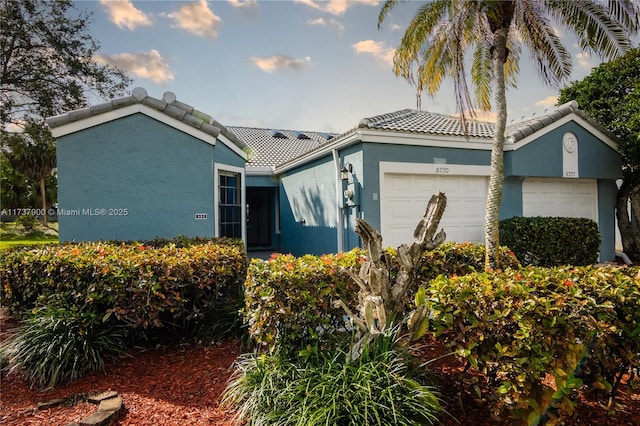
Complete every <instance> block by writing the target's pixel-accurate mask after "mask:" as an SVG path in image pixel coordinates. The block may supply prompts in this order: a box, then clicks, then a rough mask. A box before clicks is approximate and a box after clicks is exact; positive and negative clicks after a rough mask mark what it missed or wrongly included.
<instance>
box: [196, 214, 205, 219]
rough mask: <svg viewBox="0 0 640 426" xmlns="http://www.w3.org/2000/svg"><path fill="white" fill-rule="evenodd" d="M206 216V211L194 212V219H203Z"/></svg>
mask: <svg viewBox="0 0 640 426" xmlns="http://www.w3.org/2000/svg"><path fill="white" fill-rule="evenodd" d="M206 218H207V214H206V213H196V220H205V219H206Z"/></svg>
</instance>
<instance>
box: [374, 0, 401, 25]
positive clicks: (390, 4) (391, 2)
mask: <svg viewBox="0 0 640 426" xmlns="http://www.w3.org/2000/svg"><path fill="white" fill-rule="evenodd" d="M396 4H398V0H387V1H386V2H384V5H383V6H382V9H380V14H379V15H378V29H380V28H382V22H383V21H384V20H385V19H386V17H387V15H389V12H391V9H393V8H394V7H395V5H396Z"/></svg>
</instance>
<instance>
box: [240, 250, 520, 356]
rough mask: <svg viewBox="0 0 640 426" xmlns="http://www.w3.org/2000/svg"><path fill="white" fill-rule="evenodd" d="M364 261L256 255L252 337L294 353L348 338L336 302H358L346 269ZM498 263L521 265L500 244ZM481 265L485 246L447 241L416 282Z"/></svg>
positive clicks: (250, 287)
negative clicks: (267, 259)
mask: <svg viewBox="0 0 640 426" xmlns="http://www.w3.org/2000/svg"><path fill="white" fill-rule="evenodd" d="M386 256H387V258H388V260H389V262H390V263H391V267H390V268H389V269H390V271H391V273H392V274H395V273H397V271H398V265H397V262H396V259H395V256H396V251H395V250H394V249H391V248H389V249H387V250H386ZM364 260H365V257H364V252H363V251H362V250H360V249H354V250H352V251H350V252H346V253H338V254H336V255H324V256H319V257H318V256H312V255H306V256H303V257H294V256H292V255H276V256H274V257H272V258H271V259H270V260H269V261H262V260H258V259H254V260H253V261H252V263H251V264H250V265H249V271H248V274H247V281H246V283H245V302H246V305H245V319H246V321H247V323H248V325H249V333H250V335H251V336H252V337H253V338H254V339H255V341H256V342H257V343H258V344H259V345H260V346H263V347H266V348H268V349H270V350H274V349H276V348H279V349H282V348H286V350H290V351H292V352H293V353H296V352H297V351H298V350H302V349H304V348H306V347H307V345H311V346H314V345H316V343H317V341H318V340H319V339H320V341H321V345H323V344H327V345H328V346H329V347H331V346H332V345H333V344H335V343H336V341H337V340H339V339H340V337H344V336H346V338H350V334H349V332H348V331H347V330H345V316H344V311H343V310H342V309H341V308H335V307H334V306H333V305H332V302H333V301H334V300H342V301H344V302H345V303H346V304H347V305H348V306H355V305H356V304H357V297H358V286H357V285H356V284H355V283H353V281H352V279H351V278H350V277H349V276H348V274H347V273H346V272H345V269H347V268H356V267H358V266H359V264H360V263H361V262H363V261H364ZM500 262H501V264H502V265H503V267H504V268H511V267H518V266H519V263H518V261H517V259H516V258H515V257H514V256H513V253H511V252H510V251H509V249H508V248H506V247H501V248H500ZM483 268H484V246H483V245H480V244H469V243H463V244H457V243H445V244H442V245H441V246H440V247H438V248H437V249H436V250H433V251H431V252H426V253H425V255H424V257H423V264H422V268H421V269H420V277H418V279H417V280H416V282H417V283H424V284H426V283H428V282H429V281H430V280H432V279H434V278H435V277H437V276H438V275H440V274H446V275H449V276H454V275H464V274H468V273H470V272H474V271H476V270H483ZM356 269H357V268H356ZM417 290H418V288H417V285H416V288H414V289H409V292H408V298H407V301H406V306H407V312H409V311H410V309H411V303H412V300H413V297H414V295H415V293H416V292H417Z"/></svg>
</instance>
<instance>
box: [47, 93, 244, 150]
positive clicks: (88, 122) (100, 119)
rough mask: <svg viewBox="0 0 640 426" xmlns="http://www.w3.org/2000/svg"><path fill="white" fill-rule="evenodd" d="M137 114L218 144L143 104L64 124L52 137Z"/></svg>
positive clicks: (213, 137) (211, 138)
mask: <svg viewBox="0 0 640 426" xmlns="http://www.w3.org/2000/svg"><path fill="white" fill-rule="evenodd" d="M137 113H140V114H144V115H146V116H148V117H151V118H153V119H154V120H157V121H159V122H161V123H164V124H166V125H168V126H171V127H173V128H175V129H177V130H180V131H181V132H184V133H186V134H188V135H191V136H193V137H194V138H196V139H199V140H201V141H203V142H206V143H208V144H210V145H215V144H216V137H215V136H213V135H211V134H209V133H205V132H203V131H202V130H200V129H196V128H195V127H193V126H190V125H188V124H186V123H185V122H183V121H180V120H177V119H175V118H173V117H171V116H169V115H167V114H165V113H163V112H161V111H158V110H157V109H154V108H151V107H148V106H147V105H144V104H141V103H137V104H133V105H128V106H125V107H122V108H118V109H114V110H111V111H107V112H103V113H101V114H98V115H93V116H91V117H87V118H82V119H80V120H78V121H73V122H71V123H67V124H63V125H61V126H58V127H55V128H53V129H52V130H51V135H52V136H53V137H54V138H58V137H60V136H65V135H68V134H70V133H75V132H79V131H81V130H85V129H88V128H90V127H94V126H98V125H100V124H103V123H107V122H109V121H113V120H117V119H119V118H123V117H127V116H129V115H133V114H137ZM225 139H226V138H225ZM243 155H244V154H243ZM245 157H246V156H245Z"/></svg>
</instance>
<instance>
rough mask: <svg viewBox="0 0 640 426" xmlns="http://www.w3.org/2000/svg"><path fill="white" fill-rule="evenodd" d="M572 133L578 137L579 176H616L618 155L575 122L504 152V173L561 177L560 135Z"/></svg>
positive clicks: (599, 177)
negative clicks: (513, 149)
mask: <svg viewBox="0 0 640 426" xmlns="http://www.w3.org/2000/svg"><path fill="white" fill-rule="evenodd" d="M566 132H572V133H573V134H575V135H576V138H577V139H578V164H579V177H580V178H585V179H617V178H619V177H621V173H622V169H621V161H622V159H621V157H620V154H618V153H617V152H616V151H615V150H614V149H613V148H611V147H609V146H607V145H606V144H604V143H603V142H602V141H600V140H599V139H598V138H596V137H595V136H594V135H593V134H592V133H590V132H588V131H587V130H586V129H585V128H584V127H582V126H580V125H579V124H578V123H576V122H574V121H570V122H568V123H565V124H564V125H562V126H560V127H558V128H556V129H554V130H552V131H550V132H549V133H547V134H545V135H542V136H540V137H539V138H537V139H536V140H535V141H533V142H531V143H528V144H526V145H523V146H522V147H520V148H518V149H517V150H515V151H508V152H506V153H505V176H507V177H508V176H528V177H562V151H563V148H562V137H563V135H564V134H565V133H566Z"/></svg>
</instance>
